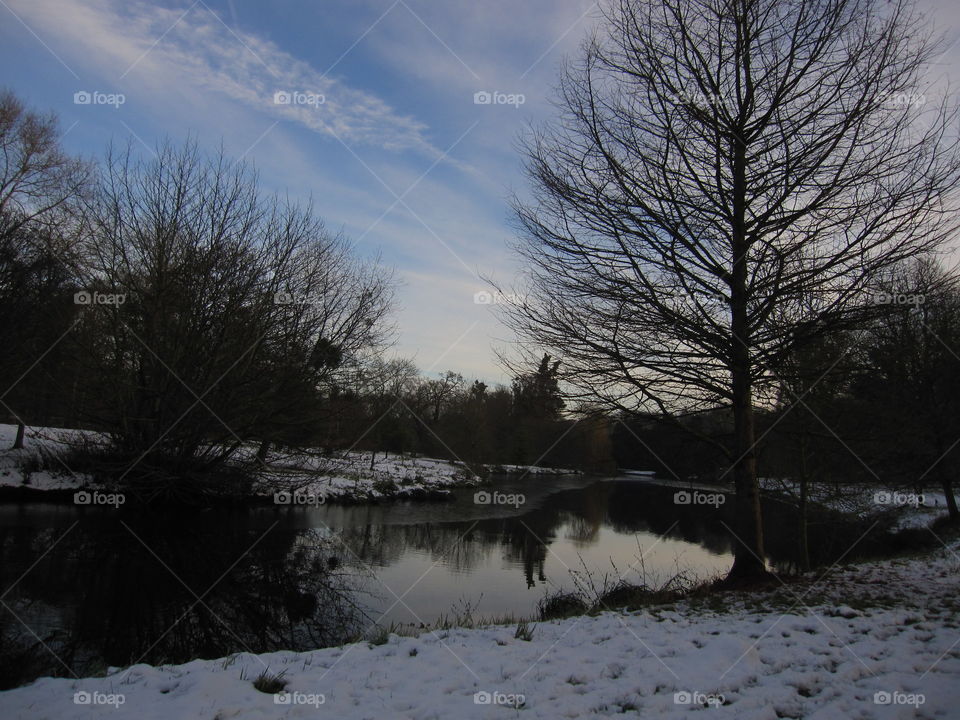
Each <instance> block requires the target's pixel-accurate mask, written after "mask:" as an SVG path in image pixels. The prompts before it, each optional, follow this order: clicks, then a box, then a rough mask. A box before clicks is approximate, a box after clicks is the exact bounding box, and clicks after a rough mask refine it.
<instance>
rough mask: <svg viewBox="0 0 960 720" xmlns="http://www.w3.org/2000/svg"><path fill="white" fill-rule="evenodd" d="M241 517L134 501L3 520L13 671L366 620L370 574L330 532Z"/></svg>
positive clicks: (294, 635) (269, 642) (282, 639)
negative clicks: (70, 520) (60, 520)
mask: <svg viewBox="0 0 960 720" xmlns="http://www.w3.org/2000/svg"><path fill="white" fill-rule="evenodd" d="M237 520H238V518H237V517H230V516H226V517H224V516H218V515H215V514H207V515H206V516H205V517H203V518H197V517H193V518H184V517H177V518H173V517H170V516H157V515H150V516H142V515H141V516H133V515H127V516H122V517H120V518H109V517H102V516H95V517H93V518H89V517H84V518H82V519H80V520H79V521H77V522H76V524H75V525H73V526H72V527H71V526H68V528H64V527H56V528H43V529H37V528H31V527H25V526H12V527H10V526H4V527H3V528H2V529H0V562H2V565H0V567H2V570H0V581H2V583H3V587H4V588H11V589H10V590H9V592H8V594H7V595H6V596H5V597H4V599H3V600H4V603H5V605H6V611H5V612H3V614H2V616H0V624H2V625H0V627H2V642H3V646H2V647H0V658H2V660H3V662H4V663H5V664H6V665H8V666H9V667H5V668H4V670H5V672H3V673H2V677H3V678H4V681H5V683H6V684H8V685H9V683H10V678H11V677H14V678H17V677H20V678H22V676H23V675H24V674H27V675H30V676H36V675H38V674H56V675H70V674H72V673H76V674H77V675H84V674H89V673H91V672H97V671H99V670H103V669H105V667H107V666H123V665H128V664H133V663H137V662H149V663H153V664H156V663H180V662H186V661H187V660H190V659H192V658H197V657H200V658H215V657H220V656H223V655H227V654H229V653H231V652H237V651H241V650H246V651H250V652H265V651H269V650H276V649H281V648H291V649H306V648H312V647H319V646H324V645H331V644H337V643H340V642H343V641H345V640H346V639H348V638H351V637H353V636H354V635H355V634H356V633H357V632H358V631H359V630H360V629H362V628H363V627H365V626H366V616H365V614H364V612H363V609H362V597H361V593H362V583H359V582H357V580H358V579H361V578H362V576H361V574H360V573H359V572H358V570H357V569H356V568H353V567H351V566H350V565H349V564H345V563H342V562H341V561H340V558H339V555H338V551H337V548H336V547H334V545H335V543H333V542H332V541H331V539H330V538H329V537H326V536H325V533H322V532H321V531H318V530H296V531H288V530H283V529H280V528H273V529H270V530H269V531H268V532H263V530H261V529H250V528H247V527H244V525H243V523H242V522H238V521H237ZM65 531H66V534H65V535H64V532H65ZM24 573H25V574H24ZM21 575H22V577H21ZM18 578H20V579H19V581H18ZM11 586H12V587H11ZM41 650H42V652H41ZM14 663H19V666H12V665H14ZM23 663H26V665H27V666H26V667H24V666H23Z"/></svg>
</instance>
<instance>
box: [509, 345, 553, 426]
mask: <svg viewBox="0 0 960 720" xmlns="http://www.w3.org/2000/svg"><path fill="white" fill-rule="evenodd" d="M559 369H560V361H559V360H554V361H552V362H551V358H550V356H549V355H547V354H546V353H544V355H543V357H542V358H540V363H539V365H537V368H536V370H534V371H533V372H528V373H524V374H522V375H518V376H517V377H515V378H514V379H513V404H514V409H515V412H516V414H517V415H518V416H519V417H524V418H535V419H539V420H557V419H559V417H560V412H561V411H562V410H563V406H564V402H563V397H562V395H561V393H560V384H559Z"/></svg>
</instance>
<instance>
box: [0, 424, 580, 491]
mask: <svg viewBox="0 0 960 720" xmlns="http://www.w3.org/2000/svg"><path fill="white" fill-rule="evenodd" d="M16 431H17V428H16V426H15V425H6V424H0V448H4V449H3V450H0V487H2V486H8V487H29V488H33V489H36V490H77V489H79V488H87V487H88V488H90V489H96V488H97V486H96V484H95V483H93V482H92V478H91V477H90V476H89V475H87V474H84V473H78V472H74V471H73V470H72V469H71V468H70V467H69V466H68V464H67V463H66V462H65V461H64V460H63V459H62V457H61V455H62V453H63V451H65V450H67V449H68V448H69V447H70V445H71V444H73V443H75V442H77V441H79V440H81V439H82V440H83V441H85V442H96V441H97V440H98V439H99V438H98V437H97V435H96V433H91V432H85V431H78V430H65V429H60V428H44V427H29V428H27V431H26V435H25V439H24V448H23V449H22V450H7V449H5V448H10V447H11V446H12V445H13V441H14V438H15V437H16ZM255 452H256V448H255V447H248V448H243V449H242V451H241V453H239V454H238V457H242V458H246V459H252V458H253V455H254V454H255ZM371 459H372V464H371ZM476 470H477V471H478V472H500V471H503V472H507V473H509V474H511V475H520V476H526V475H530V476H542V475H563V474H579V472H578V471H575V470H562V469H556V468H543V467H536V466H530V465H508V466H502V465H501V466H492V465H489V466H483V467H477V468H476ZM259 478H260V482H258V483H257V484H256V485H255V488H254V493H255V494H257V495H260V496H264V497H270V496H274V495H275V494H276V496H277V497H276V499H277V501H278V502H281V503H284V502H286V503H289V504H311V503H324V502H328V501H336V500H347V501H354V502H355V501H366V500H369V501H375V500H383V499H389V498H403V497H415V496H418V495H424V494H432V495H439V494H443V493H445V492H447V491H448V490H449V488H451V487H457V486H464V485H474V484H477V483H478V482H479V481H480V477H479V476H478V475H477V474H475V473H474V471H473V469H471V468H469V467H467V466H466V465H464V464H463V463H459V462H452V461H449V460H437V459H433V458H424V457H411V456H408V455H398V454H394V453H375V454H371V453H369V452H347V453H336V454H332V455H324V454H322V453H289V452H284V451H282V450H278V451H273V452H271V454H270V456H269V458H268V468H267V469H266V470H265V471H263V472H261V473H260V476H259Z"/></svg>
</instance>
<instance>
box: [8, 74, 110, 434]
mask: <svg viewBox="0 0 960 720" xmlns="http://www.w3.org/2000/svg"><path fill="white" fill-rule="evenodd" d="M61 134H62V133H61V130H60V128H59V124H58V122H57V118H56V116H54V115H52V114H51V115H41V114H39V113H36V112H34V111H31V110H29V109H28V108H27V107H26V106H25V105H24V104H23V103H22V102H21V101H20V100H19V99H18V98H17V97H16V96H15V95H14V94H13V93H12V92H10V91H8V90H3V91H0V343H2V345H3V347H4V353H3V359H2V361H0V370H2V374H3V376H4V377H7V378H9V379H10V382H11V383H14V386H13V387H9V388H5V390H6V391H7V393H12V396H13V397H15V398H16V403H15V404H16V405H17V406H18V407H19V408H20V412H14V419H15V420H16V422H17V426H18V427H17V436H16V440H15V441H14V448H15V449H16V448H22V447H23V436H24V429H25V427H24V420H23V417H22V416H23V415H28V413H27V412H26V409H30V410H32V411H36V410H37V403H36V402H35V401H36V399H37V398H38V397H39V396H40V395H42V394H45V393H46V392H47V391H48V390H49V389H50V386H51V382H50V377H49V373H50V372H51V368H52V366H53V365H54V364H55V363H57V362H59V361H60V360H59V356H60V352H59V351H58V352H55V353H54V352H52V351H53V350H54V347H53V346H54V344H55V343H56V342H57V341H58V339H59V338H60V337H61V336H62V335H63V333H65V332H67V330H68V329H69V327H70V314H71V313H70V310H69V309H68V306H67V304H66V302H65V301H64V298H65V297H69V295H70V294H71V292H70V284H71V282H72V280H73V277H74V273H75V265H74V262H73V255H72V248H71V244H72V234H73V231H74V229H75V225H76V223H77V215H78V214H79V210H78V208H79V206H80V203H81V200H82V198H83V196H84V195H85V193H86V191H87V189H88V185H89V181H90V174H91V168H90V165H89V164H88V163H85V162H84V161H82V160H80V159H77V158H75V157H72V156H71V155H69V154H67V153H66V152H65V151H64V150H63V148H62V145H61V142H60V138H61ZM10 401H11V398H10V397H7V402H10ZM7 407H8V408H9V405H8V406H7Z"/></svg>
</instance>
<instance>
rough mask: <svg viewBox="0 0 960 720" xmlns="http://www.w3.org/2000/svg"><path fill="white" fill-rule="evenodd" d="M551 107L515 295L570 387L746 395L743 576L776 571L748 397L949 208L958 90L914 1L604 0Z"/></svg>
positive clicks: (835, 322)
mask: <svg viewBox="0 0 960 720" xmlns="http://www.w3.org/2000/svg"><path fill="white" fill-rule="evenodd" d="M604 16H605V20H606V22H605V26H604V29H603V30H602V32H601V33H600V34H598V35H596V36H595V37H593V38H592V39H591V40H590V41H589V42H587V43H586V45H585V49H584V52H583V56H582V59H581V60H580V61H579V62H578V63H575V64H571V65H569V66H568V67H567V68H566V70H565V72H564V73H563V76H562V79H561V85H560V89H559V101H558V105H559V106H560V111H561V116H560V118H559V119H558V120H557V121H555V122H553V123H550V124H548V125H546V126H545V127H543V128H540V129H538V130H535V131H534V132H532V133H531V134H530V135H529V136H528V138H527V139H526V141H525V151H526V154H527V171H528V174H529V176H530V178H531V180H532V184H533V197H532V199H531V200H530V201H524V202H521V201H517V202H516V206H517V212H518V216H519V221H520V224H521V229H522V233H523V240H522V242H521V243H520V246H519V250H520V253H521V254H522V256H523V257H524V258H525V259H526V260H527V263H528V265H529V268H530V271H529V276H528V287H527V288H525V292H521V293H519V294H520V297H521V298H522V299H521V300H520V301H518V302H517V303H516V304H514V305H512V306H506V310H505V314H506V318H507V320H508V322H509V323H510V324H511V326H512V327H513V328H514V329H515V331H516V332H517V333H518V336H519V337H520V338H521V339H524V340H526V341H529V342H530V344H531V345H532V346H536V348H537V350H538V352H540V351H543V350H546V351H547V352H550V353H552V354H554V355H555V356H557V357H559V358H560V359H561V360H562V364H561V373H562V379H563V380H565V381H566V382H567V383H569V384H570V386H571V387H572V388H573V389H572V391H571V394H572V395H574V396H579V397H581V398H583V399H589V398H592V399H594V400H600V401H602V402H603V403H604V404H605V405H606V406H608V407H613V408H617V409H619V410H626V411H630V412H633V411H637V410H641V411H642V410H656V411H658V412H661V413H665V414H670V415H673V416H676V415H677V414H679V413H683V412H685V411H691V410H695V409H698V408H707V407H714V406H716V405H718V404H719V405H726V406H729V407H731V408H732V411H733V417H734V439H733V442H732V446H731V447H727V448H726V449H725V451H726V452H727V453H728V456H729V460H730V468H731V472H732V473H733V477H734V481H735V485H736V491H737V529H736V533H737V536H738V537H737V541H736V543H735V561H734V565H733V568H732V570H731V572H730V576H729V579H730V580H731V581H733V580H734V579H737V578H749V577H755V576H759V575H762V574H763V573H764V572H765V562H764V550H763V532H762V519H761V513H760V503H759V492H758V487H757V480H756V477H757V468H756V462H757V461H756V452H755V445H756V439H757V438H756V433H755V429H754V405H755V403H757V402H769V401H770V400H771V397H772V388H773V387H774V385H775V378H774V377H773V373H772V372H771V370H770V369H771V368H775V367H777V366H778V365H779V364H780V359H781V358H783V357H784V356H785V355H786V354H787V353H789V352H791V351H792V350H793V349H794V348H795V347H796V346H797V345H798V344H802V343H803V342H806V341H812V340H813V339H814V338H815V337H817V336H818V335H821V334H823V333H827V332H830V331H832V330H835V329H837V328H839V327H842V326H843V325H844V324H845V323H847V322H848V321H851V320H852V319H853V318H855V317H857V316H859V315H861V314H863V313H865V312H868V311H869V308H868V300H867V293H865V292H864V290H865V289H866V288H868V287H869V286H870V285H871V283H872V282H874V281H875V278H876V277H877V276H878V274H880V273H882V271H883V270H884V269H885V268H888V267H890V266H892V265H895V264H898V263H901V262H903V261H904V260H905V259H906V258H910V257H913V256H916V255H918V254H922V253H926V252H928V251H932V250H934V249H935V248H937V247H939V246H940V245H941V243H942V242H943V241H944V240H945V239H946V238H948V237H949V236H950V235H951V234H952V233H953V231H954V230H955V229H956V228H957V219H956V215H955V214H954V209H955V196H954V190H955V189H956V187H957V184H958V177H960V153H958V145H957V140H956V137H955V134H954V132H955V129H956V128H955V127H954V125H953V121H955V120H956V117H957V115H956V113H955V111H954V109H953V108H952V107H951V106H949V105H948V103H947V102H946V101H945V100H943V101H941V102H938V103H935V102H933V101H932V99H930V100H928V99H926V98H924V96H923V93H924V91H925V90H926V88H925V87H924V72H925V70H926V69H927V68H928V67H929V65H930V64H931V62H932V61H933V60H934V59H935V57H936V51H937V48H938V44H937V43H936V42H935V41H934V40H933V39H931V37H930V35H929V33H928V32H927V30H926V29H925V28H924V26H923V25H922V24H921V23H920V21H919V20H918V19H917V17H916V15H915V13H914V11H913V9H912V6H911V4H910V2H908V1H907V0H893V2H880V0H611V4H609V5H607V6H606V8H605V10H604Z"/></svg>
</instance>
